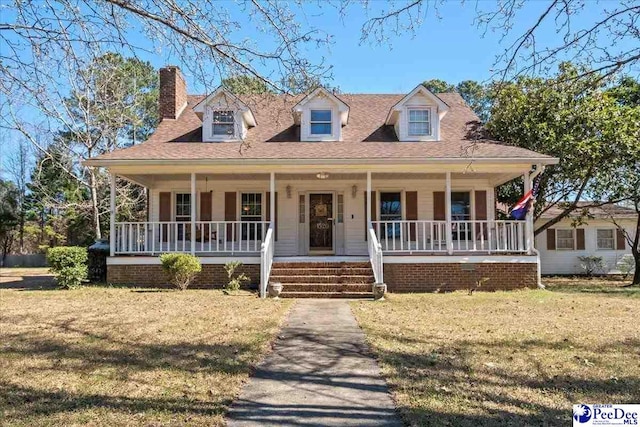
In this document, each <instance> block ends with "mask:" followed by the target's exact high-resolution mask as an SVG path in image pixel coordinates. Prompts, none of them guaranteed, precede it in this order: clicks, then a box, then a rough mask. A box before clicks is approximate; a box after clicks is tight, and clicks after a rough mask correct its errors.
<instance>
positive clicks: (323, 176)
mask: <svg viewBox="0 0 640 427" xmlns="http://www.w3.org/2000/svg"><path fill="white" fill-rule="evenodd" d="M316 177H317V178H318V179H327V178H329V174H328V173H326V172H318V173H317V174H316Z"/></svg>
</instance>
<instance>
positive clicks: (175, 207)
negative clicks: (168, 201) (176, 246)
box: [172, 191, 197, 222]
mask: <svg viewBox="0 0 640 427" xmlns="http://www.w3.org/2000/svg"><path fill="white" fill-rule="evenodd" d="M180 194H182V195H188V196H189V215H188V216H189V219H188V220H184V219H181V220H179V219H178V195H180ZM196 199H197V197H196ZM172 208H173V209H172V216H173V220H174V221H175V222H178V221H180V222H186V221H191V192H189V191H174V192H173V200H172ZM183 216H187V215H183Z"/></svg>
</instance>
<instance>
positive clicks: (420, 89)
mask: <svg viewBox="0 0 640 427" xmlns="http://www.w3.org/2000/svg"><path fill="white" fill-rule="evenodd" d="M447 111H449V106H448V105H447V104H446V103H445V102H444V101H443V100H442V99H440V98H439V97H438V96H437V95H434V94H433V93H431V92H430V91H429V90H428V89H427V88H426V87H424V86H422V85H418V86H417V87H416V88H415V89H413V90H412V91H411V92H409V93H408V94H407V95H405V96H404V97H403V98H402V99H401V100H400V101H398V102H397V103H396V104H395V105H394V106H393V107H391V109H390V110H389V114H387V119H386V120H385V124H386V125H390V126H393V130H395V132H396V136H397V137H398V140H399V141H407V142H418V141H440V123H441V121H442V119H443V118H444V116H445V115H446V114H447Z"/></svg>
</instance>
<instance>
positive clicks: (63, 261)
mask: <svg viewBox="0 0 640 427" xmlns="http://www.w3.org/2000/svg"><path fill="white" fill-rule="evenodd" d="M47 262H48V263H49V267H50V269H51V271H52V272H53V273H54V274H55V275H56V280H57V281H58V285H59V286H60V287H61V288H63V289H73V288H75V287H78V286H80V285H81V284H82V282H83V281H84V280H86V279H87V249H86V248H82V247H79V246H58V247H55V248H49V250H47Z"/></svg>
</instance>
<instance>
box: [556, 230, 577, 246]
mask: <svg viewBox="0 0 640 427" xmlns="http://www.w3.org/2000/svg"><path fill="white" fill-rule="evenodd" d="M555 230H556V251H575V250H576V247H577V243H576V242H577V239H578V235H577V234H578V233H577V231H576V229H575V228H556V229H555ZM560 230H562V231H571V234H572V236H573V248H571V249H569V248H561V247H560V245H558V241H559V240H558V239H560V237H559V236H558V235H559V233H558V231H560Z"/></svg>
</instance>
